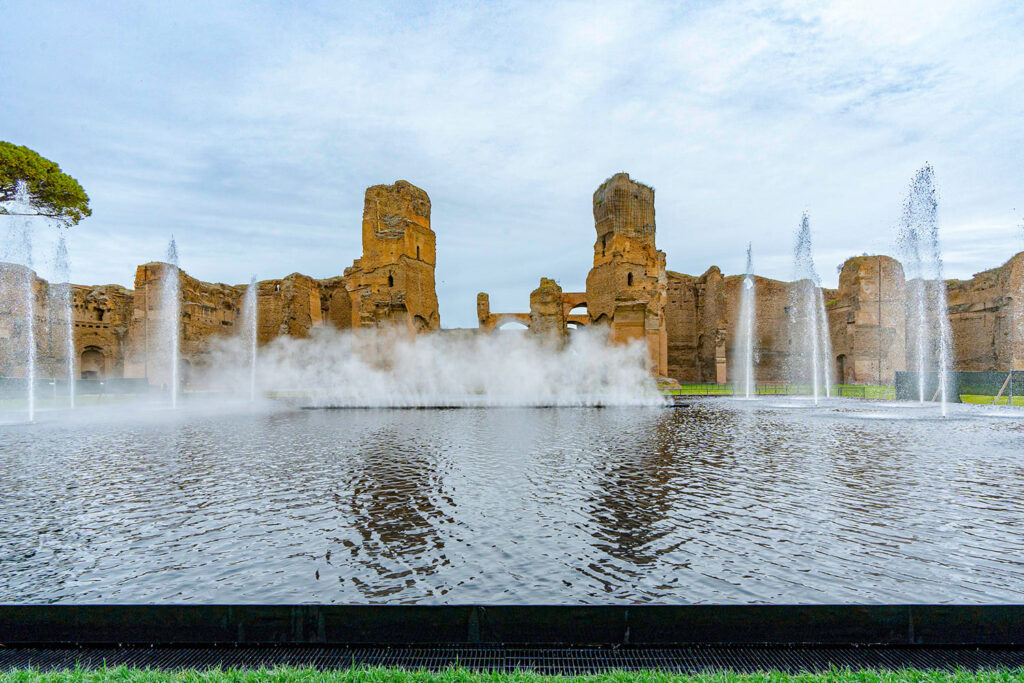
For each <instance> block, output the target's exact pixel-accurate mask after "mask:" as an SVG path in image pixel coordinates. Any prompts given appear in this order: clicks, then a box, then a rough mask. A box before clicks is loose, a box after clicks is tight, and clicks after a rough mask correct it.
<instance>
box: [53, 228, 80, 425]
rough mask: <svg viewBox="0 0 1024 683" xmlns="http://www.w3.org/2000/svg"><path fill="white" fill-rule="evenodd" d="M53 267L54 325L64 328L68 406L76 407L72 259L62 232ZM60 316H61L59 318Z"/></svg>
mask: <svg viewBox="0 0 1024 683" xmlns="http://www.w3.org/2000/svg"><path fill="white" fill-rule="evenodd" d="M53 269H54V272H55V273H56V276H57V285H56V292H57V302H58V304H59V305H58V306H51V315H52V316H53V318H54V319H53V327H54V328H59V329H62V330H63V333H64V339H63V341H64V353H65V354H66V356H67V362H66V367H67V378H68V407H70V408H74V407H75V319H74V311H73V310H72V303H73V302H72V298H73V296H72V291H71V261H70V259H69V258H68V244H67V240H66V239H65V237H64V234H63V233H61V236H60V239H59V240H58V241H57V251H56V253H55V254H54V258H53ZM58 316H59V318H58Z"/></svg>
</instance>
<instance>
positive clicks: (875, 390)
mask: <svg viewBox="0 0 1024 683" xmlns="http://www.w3.org/2000/svg"><path fill="white" fill-rule="evenodd" d="M666 393H668V394H670V395H673V396H742V395H744V394H745V393H746V390H745V388H744V386H743V385H742V384H739V383H736V382H726V383H724V384H720V383H715V382H703V383H687V384H680V385H679V388H678V389H676V388H672V389H669V390H667V391H666ZM822 393H824V392H822ZM828 393H829V395H831V396H838V397H842V398H871V399H894V398H896V390H895V387H894V386H893V385H891V384H890V385H872V384H832V385H830V386H829V392H828ZM754 394H755V395H757V396H810V395H812V394H814V387H813V386H812V385H810V384H784V383H766V384H756V385H754Z"/></svg>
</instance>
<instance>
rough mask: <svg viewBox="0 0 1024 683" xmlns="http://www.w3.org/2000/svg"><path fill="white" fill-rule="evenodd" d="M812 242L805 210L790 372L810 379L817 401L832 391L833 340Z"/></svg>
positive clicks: (796, 258) (797, 254)
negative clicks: (792, 365)
mask: <svg viewBox="0 0 1024 683" xmlns="http://www.w3.org/2000/svg"><path fill="white" fill-rule="evenodd" d="M812 246H813V245H812V242H811V221H810V217H809V216H808V215H807V213H806V212H805V213H804V215H803V217H802V218H801V219H800V228H799V229H798V230H797V233H796V248H795V249H794V253H793V268H794V279H795V280H796V281H795V282H794V283H793V287H792V289H791V290H790V304H791V305H790V323H791V325H793V332H794V336H795V338H796V340H797V348H796V355H795V365H796V367H792V368H791V373H790V374H791V378H792V380H793V381H794V383H796V384H803V383H804V382H807V383H809V385H810V388H811V395H812V396H813V397H814V403H815V404H817V403H818V402H819V401H820V399H821V397H822V396H824V397H826V398H829V397H831V395H832V372H831V370H830V368H831V365H832V341H831V335H830V333H829V329H828V318H827V316H826V314H825V297H824V296H823V295H822V293H821V278H820V277H819V276H818V271H817V270H816V269H815V267H814V254H813V248H812ZM791 362H794V361H791Z"/></svg>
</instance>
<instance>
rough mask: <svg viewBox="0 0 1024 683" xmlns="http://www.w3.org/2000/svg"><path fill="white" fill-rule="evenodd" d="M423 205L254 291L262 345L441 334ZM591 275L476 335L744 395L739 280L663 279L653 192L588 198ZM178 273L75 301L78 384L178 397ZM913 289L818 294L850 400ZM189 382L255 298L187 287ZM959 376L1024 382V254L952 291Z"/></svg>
mask: <svg viewBox="0 0 1024 683" xmlns="http://www.w3.org/2000/svg"><path fill="white" fill-rule="evenodd" d="M430 208H431V207H430V198H429V197H428V196H427V193H426V192H424V191H423V190H421V189H419V188H417V187H415V186H413V185H411V184H410V183H408V182H405V181H401V180H400V181H397V182H396V183H395V184H393V185H376V186H373V187H370V188H368V189H367V190H366V194H365V198H364V207H363V218H362V245H363V254H362V256H361V257H360V258H358V259H356V260H355V261H354V263H353V265H352V266H351V267H349V268H347V269H346V270H345V271H344V274H343V275H340V276H336V277H332V278H327V279H323V280H317V279H314V278H310V277H308V276H305V275H301V274H299V273H293V274H291V275H288V276H286V277H284V278H281V279H279V280H263V281H261V282H259V283H258V284H257V287H258V299H257V301H258V311H259V318H258V320H259V326H258V332H257V337H258V342H259V343H260V344H266V343H268V342H270V341H272V340H274V339H275V338H278V337H281V336H289V337H297V338H302V337H306V336H309V335H310V334H313V333H314V331H315V330H316V329H317V328H336V329H342V330H346V329H358V328H376V327H383V326H387V327H397V328H398V329H400V330H405V331H407V332H408V333H409V334H417V333H426V332H431V331H436V330H439V329H440V323H441V321H440V316H439V314H438V305H437V295H436V292H435V286H434V268H435V263H436V249H435V235H434V232H433V230H432V229H431V226H430ZM593 213H594V228H595V232H596V240H595V243H594V259H593V265H592V267H591V269H590V271H589V274H588V275H587V280H586V291H583V292H564V291H562V288H561V287H560V286H559V284H558V283H557V282H555V281H554V280H552V279H549V278H541V279H540V283H539V286H538V287H537V288H536V289H535V290H534V291H533V292H532V293H531V294H530V297H529V311H523V312H509V313H500V312H492V311H491V308H490V300H489V297H488V295H487V294H486V293H481V294H479V295H478V296H477V319H478V327H477V328H476V330H475V331H474V332H475V333H477V334H489V333H491V332H493V331H494V330H496V329H497V328H498V327H500V326H501V325H502V324H504V323H506V322H508V321H516V322H519V323H521V324H522V325H525V326H526V327H527V328H528V330H529V333H530V334H531V335H534V336H536V337H538V338H541V339H544V340H547V342H549V343H551V344H553V345H559V344H561V343H564V341H565V340H566V339H568V337H569V334H570V333H571V331H572V329H574V328H578V327H587V326H594V327H595V328H599V329H604V330H607V334H608V335H609V339H610V340H611V341H612V342H614V343H626V342H637V343H642V344H643V345H644V346H645V347H646V349H647V353H648V358H649V364H650V369H651V372H652V374H654V375H656V376H659V377H671V378H674V379H676V380H678V381H681V382H719V383H721V382H727V381H731V380H733V379H735V376H734V374H735V369H736V367H737V365H736V364H735V363H734V362H733V359H734V358H736V357H737V349H736V348H735V344H736V327H737V317H738V308H739V292H740V287H741V285H742V279H743V276H741V275H730V276H725V275H723V274H722V272H721V271H720V270H719V269H718V268H717V267H714V266H713V267H711V268H709V269H708V270H707V271H706V272H705V273H704V274H702V275H699V276H694V275H685V274H681V273H676V272H672V271H668V270H666V268H665V261H666V258H665V253H664V252H662V251H659V250H658V249H657V246H656V244H655V234H656V226H655V211H654V190H653V189H652V188H650V187H648V186H646V185H643V184H641V183H639V182H637V181H635V180H632V179H631V178H630V177H629V176H628V175H627V174H625V173H618V174H616V175H613V176H612V177H611V178H609V179H608V180H607V181H605V182H604V183H602V184H601V186H600V187H598V189H597V190H596V191H595V192H594V196H593ZM0 268H2V269H3V272H4V273H5V274H6V275H7V277H5V278H3V284H2V286H4V287H12V286H22V285H16V284H12V283H19V282H20V283H23V282H25V277H26V273H25V269H24V268H23V267H21V266H14V265H10V264H0ZM172 268H173V266H171V265H168V264H166V263H147V264H144V265H141V266H139V267H138V268H137V270H136V274H135V287H134V289H132V290H129V289H125V288H124V287H120V286H117V285H101V286H93V287H89V286H81V285H73V286H72V309H73V316H74V344H75V353H76V366H77V368H78V375H79V376H80V377H81V378H85V379H105V378H122V377H123V378H137V379H139V380H144V381H145V382H148V384H150V385H153V386H165V385H166V383H167V382H168V381H169V377H168V375H167V372H168V370H167V367H166V365H165V364H161V363H157V362H155V361H153V360H152V359H153V358H154V357H155V356H158V355H159V354H157V353H155V352H154V349H155V346H154V345H155V344H159V343H160V342H159V340H158V337H159V335H160V334H161V329H162V328H161V325H162V323H163V321H165V319H166V315H165V312H164V311H163V310H162V306H163V303H162V301H163V297H162V292H163V288H164V282H165V280H166V278H167V276H168V274H169V273H171V272H172V271H171V269H172ZM32 276H33V280H32V282H33V293H34V295H35V311H36V318H35V338H36V341H37V344H36V347H37V356H38V359H39V368H40V376H42V377H61V376H62V373H63V372H64V367H65V366H64V363H65V360H64V357H65V351H64V348H63V346H62V344H61V342H60V341H59V340H60V330H59V327H60V325H59V324H58V322H57V320H58V317H59V316H57V315H56V313H55V309H56V307H57V306H58V303H59V302H58V300H57V296H56V294H55V293H54V292H55V288H54V287H53V286H51V285H50V284H49V283H47V282H46V281H45V280H42V279H40V278H38V277H34V274H32ZM754 286H755V290H756V301H757V310H756V316H755V318H756V336H757V339H758V349H759V351H758V354H757V359H756V364H755V374H756V377H757V381H758V382H760V383H772V382H779V383H781V382H785V381H786V379H787V378H786V366H787V362H788V361H789V359H790V357H791V355H792V353H791V350H790V349H791V348H793V342H794V340H793V339H792V338H791V337H790V332H789V330H790V329H791V328H792V326H791V325H788V324H787V322H788V320H789V317H790V311H789V306H790V289H791V283H788V282H782V281H778V280H771V279H768V278H762V277H755V278H754ZM907 289H908V283H907V282H906V281H905V277H904V273H903V268H902V266H901V265H900V263H899V262H898V261H896V260H895V259H892V258H890V257H888V256H882V255H875V256H858V257H854V258H850V259H848V260H847V261H846V262H845V263H844V264H843V266H842V269H841V272H840V276H839V287H838V289H835V290H833V289H824V290H823V295H824V299H825V302H826V310H827V314H828V321H829V327H830V330H831V335H832V345H833V349H834V356H835V357H834V358H833V359H832V360H833V362H834V370H835V378H836V379H837V380H838V381H839V382H841V383H846V384H888V383H891V382H892V381H893V375H894V373H895V372H896V371H898V370H903V369H906V368H907V366H908V363H909V362H910V355H909V352H908V348H909V346H910V345H911V341H912V340H910V339H908V334H907V329H908V326H907V323H906V321H907V317H908V314H909V312H908V309H907V303H906V298H907V297H905V293H906V291H907ZM179 292H180V297H181V299H180V302H179V304H180V306H179V309H180V320H179V324H180V326H181V327H180V329H181V359H182V361H181V362H182V367H183V372H182V377H183V378H184V380H185V381H186V382H188V378H189V375H190V372H191V371H193V370H195V369H197V368H201V367H203V366H204V365H206V364H208V363H209V362H210V354H211V352H212V350H213V349H214V348H215V347H216V345H217V344H218V342H219V341H222V340H225V339H229V338H231V337H232V336H233V335H236V334H238V330H239V329H240V326H241V320H240V318H241V314H242V302H243V298H244V297H245V293H246V285H226V284H217V283H209V282H202V281H200V280H196V279H195V278H192V277H190V276H188V275H187V274H186V273H184V272H182V271H179ZM947 292H948V298H949V301H948V303H949V318H950V322H951V326H952V330H953V337H954V352H955V369H958V370H997V371H1007V370H1010V369H1015V370H1022V369H1024V252H1022V253H1020V254H1017V255H1016V256H1014V257H1013V258H1011V259H1010V260H1009V261H1007V262H1006V263H1005V264H1003V265H1002V266H1000V267H998V268H994V269H992V270H987V271H985V272H982V273H979V274H977V275H975V276H974V277H973V278H972V279H970V280H966V281H959V280H950V281H948V282H947ZM23 307H24V302H23V301H22V298H21V297H18V296H7V295H0V377H21V376H24V365H23V361H22V359H21V356H23V355H24V351H19V349H23V348H24V340H25V338H26V337H25V334H26V330H25V325H24V310H23Z"/></svg>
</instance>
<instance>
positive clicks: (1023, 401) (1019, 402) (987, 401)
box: [960, 394, 1024, 406]
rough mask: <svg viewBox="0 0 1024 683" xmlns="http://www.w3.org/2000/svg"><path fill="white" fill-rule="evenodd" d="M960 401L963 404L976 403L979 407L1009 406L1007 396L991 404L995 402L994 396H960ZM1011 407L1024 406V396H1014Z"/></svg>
mask: <svg viewBox="0 0 1024 683" xmlns="http://www.w3.org/2000/svg"><path fill="white" fill-rule="evenodd" d="M960 400H961V401H963V402H964V403H977V404H979V405H986V406H990V405H997V406H1008V405H1010V397H1009V396H1000V397H999V401H998V402H996V403H994V404H993V403H992V401H994V400H995V396H979V395H977V394H960ZM1013 405H1015V406H1024V396H1014V397H1013Z"/></svg>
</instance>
